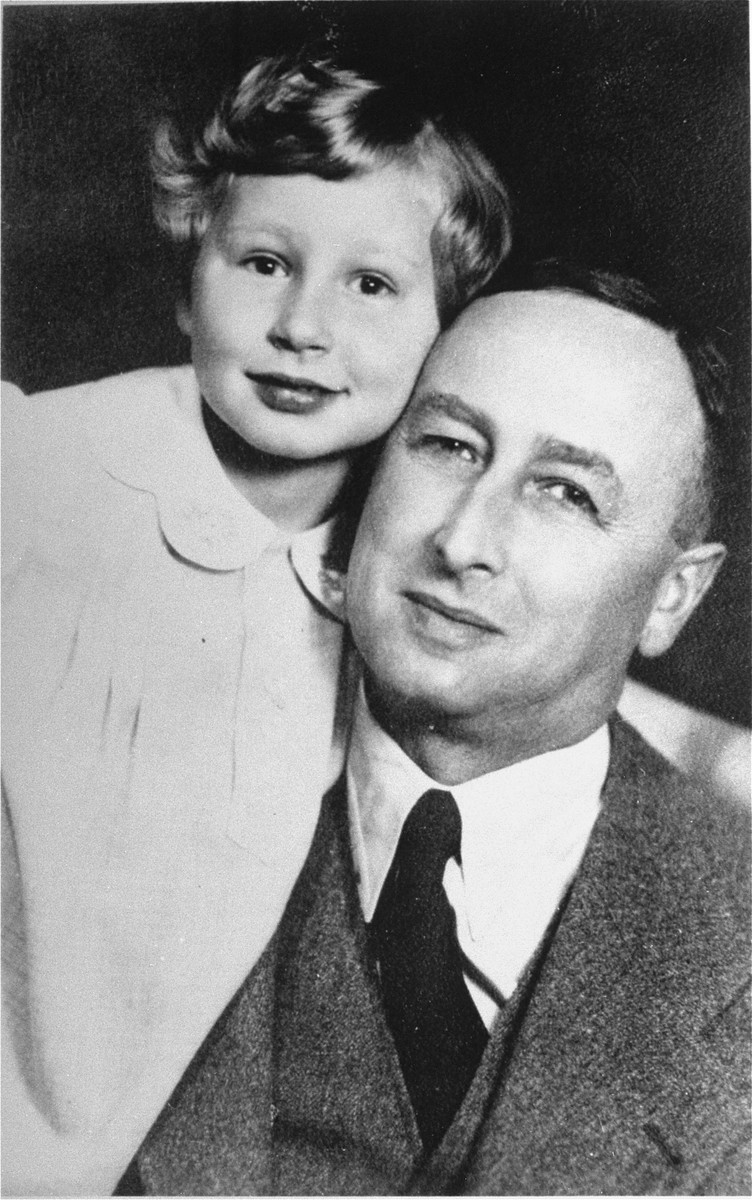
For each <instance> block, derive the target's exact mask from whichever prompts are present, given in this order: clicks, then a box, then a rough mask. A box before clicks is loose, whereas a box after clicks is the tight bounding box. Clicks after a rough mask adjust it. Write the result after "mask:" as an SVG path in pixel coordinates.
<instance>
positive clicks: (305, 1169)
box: [274, 787, 422, 1195]
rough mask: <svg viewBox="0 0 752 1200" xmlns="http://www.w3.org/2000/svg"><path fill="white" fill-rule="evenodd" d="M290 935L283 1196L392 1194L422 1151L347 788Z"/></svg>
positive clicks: (328, 820) (283, 964)
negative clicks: (383, 988) (355, 848)
mask: <svg viewBox="0 0 752 1200" xmlns="http://www.w3.org/2000/svg"><path fill="white" fill-rule="evenodd" d="M322 823H323V826H324V828H325V836H324V837H323V838H321V839H320V840H319V842H318V852H317V854H316V856H315V857H316V861H314V862H312V863H311V870H310V871H309V872H308V874H307V878H306V879H303V880H301V887H300V889H299V890H298V891H297V893H296V895H295V897H294V900H293V902H292V904H291V906H290V909H289V910H288V914H287V916H286V918H285V923H284V926H283V928H282V930H281V950H280V965H279V970H278V976H277V1007H276V1028H275V1092H274V1105H275V1111H276V1120H275V1126H274V1158H275V1190H276V1191H277V1192H278V1193H280V1194H285V1195H290V1194H299V1195H300V1194H304V1195H311V1194H322V1193H325V1194H332V1193H334V1194H339V1195H353V1194H363V1193H365V1194H368V1193H371V1194H384V1193H387V1194H388V1193H393V1192H395V1191H397V1190H400V1189H402V1188H404V1186H405V1184H406V1182H407V1180H408V1178H409V1176H410V1174H411V1172H412V1169H413V1167H414V1165H415V1161H416V1158H417V1157H418V1156H419V1155H420V1153H421V1150H422V1147H421V1143H420V1139H419V1136H418V1132H417V1128H416V1126H415V1120H414V1117H413V1113H412V1109H411V1107H410V1102H409V1099H408V1096H407V1092H406V1089H405V1085H404V1081H403V1079H402V1075H401V1073H400V1070H399V1064H398V1060H397V1057H396V1053H395V1050H394V1046H393V1044H392V1040H391V1038H390V1036H389V1033H388V1030H387V1027H386V1023H385V1020H384V1017H383V1014H382V1009H381V1004H380V1001H379V997H378V992H377V985H376V979H375V973H374V968H373V966H372V963H371V961H370V957H369V953H368V947H367V945H366V930H365V925H364V922H363V918H362V914H361V911H360V905H359V902H358V896H357V891H356V886H355V880H354V877H353V869H352V859H351V852H350V845H349V835H348V829H347V808H346V803H345V794H344V788H343V787H338V788H337V789H335V790H334V794H333V795H331V796H330V797H329V798H328V801H327V803H326V804H325V808H324V813H323V816H322Z"/></svg>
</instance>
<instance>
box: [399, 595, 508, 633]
mask: <svg viewBox="0 0 752 1200" xmlns="http://www.w3.org/2000/svg"><path fill="white" fill-rule="evenodd" d="M404 594H405V597H406V598H407V599H408V600H409V601H410V602H411V603H412V604H415V605H417V606H418V607H419V608H425V609H428V610H429V611H430V612H435V613H438V614H439V616H441V617H445V618H446V620H447V621H453V622H454V623H455V624H457V625H465V626H471V627H472V628H473V629H481V630H483V631H484V632H486V633H503V632H504V631H503V629H501V628H500V627H499V626H498V625H496V624H495V623H494V622H493V621H489V620H488V618H487V617H485V616H483V614H482V613H479V612H476V611H475V609H472V608H463V607H461V606H458V605H454V604H447V603H446V602H445V601H444V600H440V599H439V598H438V596H433V595H431V593H430V592H412V591H411V592H405V593H404Z"/></svg>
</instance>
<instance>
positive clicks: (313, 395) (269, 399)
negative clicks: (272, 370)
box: [248, 374, 344, 413]
mask: <svg viewBox="0 0 752 1200" xmlns="http://www.w3.org/2000/svg"><path fill="white" fill-rule="evenodd" d="M248 378H249V379H250V380H251V382H252V383H254V384H255V385H256V390H257V392H258V395H259V398H260V399H261V401H262V403H263V404H265V405H266V406H267V408H271V409H273V410H274V411H275V412H290V413H298V412H310V411H311V410H312V409H317V408H320V407H321V406H322V405H324V404H326V403H327V402H328V401H329V400H331V399H332V397H333V396H341V395H343V393H344V389H342V388H330V387H327V386H326V385H324V384H321V383H317V382H316V380H315V379H306V378H303V377H301V376H297V375H276V374H268V375H267V374H264V375H251V374H249V375H248Z"/></svg>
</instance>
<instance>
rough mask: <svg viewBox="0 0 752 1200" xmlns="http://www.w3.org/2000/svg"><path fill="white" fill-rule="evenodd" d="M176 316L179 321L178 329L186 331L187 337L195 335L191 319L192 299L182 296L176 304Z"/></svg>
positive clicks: (182, 331)
mask: <svg viewBox="0 0 752 1200" xmlns="http://www.w3.org/2000/svg"><path fill="white" fill-rule="evenodd" d="M175 317H176V319H177V323H178V329H179V330H180V332H181V333H184V334H185V336H186V337H192V336H193V321H192V320H191V305H190V301H189V300H186V298H185V297H184V296H181V297H180V299H179V300H178V302H177V304H176V305H175Z"/></svg>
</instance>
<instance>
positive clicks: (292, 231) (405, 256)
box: [220, 217, 425, 271]
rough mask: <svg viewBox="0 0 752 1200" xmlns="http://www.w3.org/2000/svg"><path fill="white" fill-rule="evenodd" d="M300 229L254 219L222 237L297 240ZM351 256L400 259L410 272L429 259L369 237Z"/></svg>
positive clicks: (232, 225) (235, 223)
mask: <svg viewBox="0 0 752 1200" xmlns="http://www.w3.org/2000/svg"><path fill="white" fill-rule="evenodd" d="M297 232H298V231H297V229H296V228H295V226H294V225H290V224H288V223H287V222H286V221H285V220H284V219H280V220H278V221H277V220H275V221H268V220H264V221H258V222H257V221H254V219H253V217H248V218H245V219H243V218H242V217H241V218H235V219H234V220H231V221H228V222H227V224H226V225H225V227H224V231H223V233H222V234H221V235H220V236H223V237H224V238H225V239H227V240H228V241H231V240H233V239H236V238H241V239H242V238H246V237H251V236H252V237H254V238H256V237H281V238H294V237H295V236H296V234H297ZM347 254H348V255H349V256H351V257H353V258H364V259H366V260H367V259H369V258H373V259H374V260H378V259H379V258H388V259H389V260H390V261H391V260H393V259H395V258H397V259H399V260H400V262H401V263H403V264H404V265H405V266H406V267H407V268H409V269H411V270H413V271H420V270H422V268H423V266H424V264H425V259H424V258H422V257H421V258H416V257H415V256H414V255H413V254H411V253H410V251H409V250H407V249H405V248H403V247H402V246H400V245H399V244H398V243H396V242H395V243H390V244H389V245H384V244H383V243H381V242H377V241H374V240H373V239H372V238H369V237H368V236H367V235H365V236H364V237H363V239H362V240H361V239H359V240H358V241H356V242H352V243H350V244H349V245H348V246H347Z"/></svg>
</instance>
